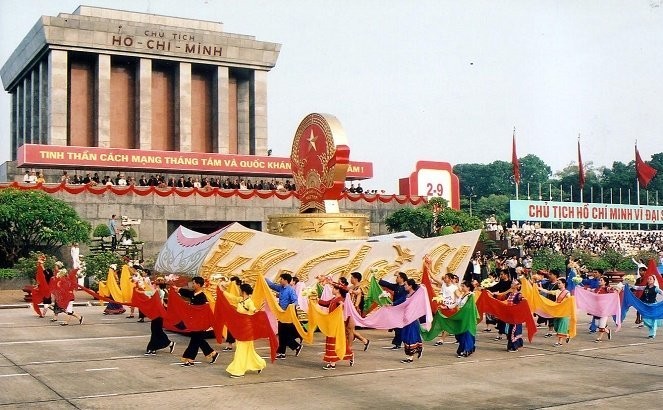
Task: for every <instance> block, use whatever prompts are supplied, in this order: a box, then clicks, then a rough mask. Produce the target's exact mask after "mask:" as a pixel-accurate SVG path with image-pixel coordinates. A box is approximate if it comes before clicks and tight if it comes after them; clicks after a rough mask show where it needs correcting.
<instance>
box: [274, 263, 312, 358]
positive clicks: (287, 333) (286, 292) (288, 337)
mask: <svg viewBox="0 0 663 410" xmlns="http://www.w3.org/2000/svg"><path fill="white" fill-rule="evenodd" d="M265 280H266V282H267V286H269V288H270V289H272V290H273V291H275V292H277V293H278V298H279V306H280V307H281V309H283V310H286V309H287V308H288V306H289V305H297V295H296V294H295V289H294V288H293V287H292V286H290V282H292V275H291V274H290V273H288V272H285V271H282V273H281V274H280V275H279V284H278V285H277V284H275V283H274V282H272V281H270V280H269V279H266V278H265ZM278 336H279V348H278V350H277V354H276V358H277V359H285V357H286V356H285V350H286V348H288V347H289V348H290V349H292V350H294V351H295V357H296V356H299V353H301V351H302V346H303V345H302V343H297V341H296V340H295V339H297V338H298V337H301V336H300V335H299V333H298V332H297V328H296V327H295V325H294V323H285V322H280V321H279V322H278Z"/></svg>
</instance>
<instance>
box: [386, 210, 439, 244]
mask: <svg viewBox="0 0 663 410" xmlns="http://www.w3.org/2000/svg"><path fill="white" fill-rule="evenodd" d="M384 222H385V224H386V225H387V229H388V230H389V232H403V231H410V232H412V233H413V234H415V235H417V236H419V237H421V238H428V237H429V236H431V235H432V233H433V229H432V227H433V212H432V211H431V210H430V209H427V208H426V207H419V208H401V209H399V210H397V211H395V212H394V213H393V214H391V215H389V216H388V217H387V218H386V219H385V221H384Z"/></svg>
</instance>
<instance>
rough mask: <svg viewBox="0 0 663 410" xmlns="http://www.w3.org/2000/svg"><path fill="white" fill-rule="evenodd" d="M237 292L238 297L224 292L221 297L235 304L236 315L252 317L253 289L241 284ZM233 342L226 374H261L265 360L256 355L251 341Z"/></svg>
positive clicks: (253, 307) (235, 375)
mask: <svg viewBox="0 0 663 410" xmlns="http://www.w3.org/2000/svg"><path fill="white" fill-rule="evenodd" d="M222 289H223V287H222ZM239 290H240V293H241V295H240V296H236V295H233V294H232V293H230V292H227V291H226V290H223V296H224V297H225V298H226V299H227V300H228V301H229V302H230V303H232V304H235V303H236V304H237V313H241V314H242V315H254V314H255V313H256V312H257V311H258V309H257V308H256V306H255V304H254V303H253V300H251V295H252V294H253V288H252V287H251V285H249V284H248V283H242V284H241V285H240V286H239ZM228 333H230V332H228ZM234 340H235V346H236V348H235V354H234V356H233V360H232V362H230V364H229V365H228V367H227V368H226V372H228V373H229V374H230V377H241V376H244V374H245V373H246V372H247V371H255V372H258V373H260V372H262V369H264V368H265V367H266V366H267V363H266V362H265V359H263V358H262V357H260V355H258V353H256V349H255V347H254V345H253V340H244V341H243V340H237V339H234Z"/></svg>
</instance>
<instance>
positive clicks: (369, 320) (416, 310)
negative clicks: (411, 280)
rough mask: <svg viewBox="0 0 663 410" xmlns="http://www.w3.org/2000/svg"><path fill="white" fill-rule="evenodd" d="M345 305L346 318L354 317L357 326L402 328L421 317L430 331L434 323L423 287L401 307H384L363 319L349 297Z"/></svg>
mask: <svg viewBox="0 0 663 410" xmlns="http://www.w3.org/2000/svg"><path fill="white" fill-rule="evenodd" d="M344 305H345V306H344V311H345V314H346V316H348V317H352V319H354V321H355V324H356V325H357V326H361V327H368V328H372V329H394V328H402V327H405V326H406V325H409V324H410V323H412V322H414V321H415V320H419V318H420V317H425V318H426V322H425V324H424V326H425V328H426V329H429V328H430V326H431V323H432V321H433V314H432V312H431V309H430V303H429V300H428V292H427V291H426V288H424V287H423V286H421V287H419V289H417V291H416V292H414V294H413V295H412V296H410V297H408V298H407V300H406V301H405V302H403V303H401V304H400V305H398V306H383V307H381V308H379V309H377V310H374V311H373V312H371V313H369V314H368V315H366V317H362V316H361V315H360V314H359V312H357V309H355V308H354V306H353V305H352V299H351V298H350V297H349V295H348V296H346V297H345V302H344ZM339 357H341V356H339Z"/></svg>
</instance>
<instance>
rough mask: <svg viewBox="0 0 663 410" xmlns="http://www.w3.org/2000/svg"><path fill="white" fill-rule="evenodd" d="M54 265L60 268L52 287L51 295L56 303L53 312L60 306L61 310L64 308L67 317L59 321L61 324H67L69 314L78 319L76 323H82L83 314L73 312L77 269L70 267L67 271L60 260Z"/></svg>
mask: <svg viewBox="0 0 663 410" xmlns="http://www.w3.org/2000/svg"><path fill="white" fill-rule="evenodd" d="M56 266H59V267H60V269H59V270H58V272H57V274H56V277H55V284H54V289H53V295H55V304H56V306H55V309H54V312H58V310H57V309H58V308H60V309H61V310H62V309H64V312H65V313H66V314H67V319H66V320H65V321H62V322H60V325H61V326H67V325H68V324H69V318H70V317H71V316H73V317H75V318H76V319H78V324H80V325H82V324H83V316H80V315H78V314H76V313H75V312H74V297H75V295H74V290H75V289H76V288H77V287H78V275H77V272H78V270H77V269H72V270H71V271H69V272H67V270H66V269H65V268H64V265H63V264H62V262H58V263H56ZM56 316H57V315H56Z"/></svg>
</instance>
